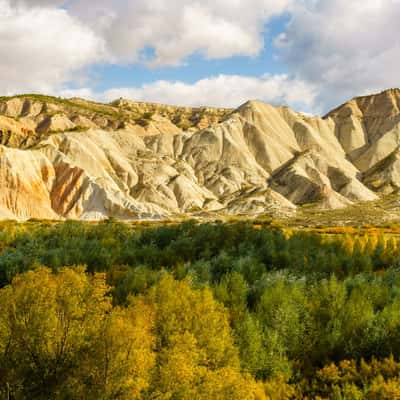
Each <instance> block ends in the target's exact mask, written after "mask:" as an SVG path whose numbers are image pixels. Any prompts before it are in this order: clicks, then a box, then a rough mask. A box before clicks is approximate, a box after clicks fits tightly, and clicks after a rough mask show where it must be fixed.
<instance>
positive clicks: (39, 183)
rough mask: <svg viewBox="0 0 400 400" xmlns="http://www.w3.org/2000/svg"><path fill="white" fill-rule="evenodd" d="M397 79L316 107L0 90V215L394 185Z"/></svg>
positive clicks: (271, 205)
mask: <svg viewBox="0 0 400 400" xmlns="http://www.w3.org/2000/svg"><path fill="white" fill-rule="evenodd" d="M399 104H400V90H397V89H396V90H389V91H386V92H383V93H381V94H379V95H373V96H367V97H360V98H355V99H353V100H351V101H350V102H348V103H346V104H344V105H342V106H341V107H339V108H337V109H336V110H334V111H332V112H331V113H329V114H328V115H327V116H326V117H324V118H319V117H310V116H306V115H304V114H301V113H297V112H295V111H292V110H291V109H289V108H287V107H275V106H272V105H269V104H266V103H263V102H259V101H249V102H247V103H245V104H244V105H242V106H240V107H239V108H238V109H236V110H229V109H215V108H184V107H173V106H166V105H158V104H150V103H138V102H133V101H129V100H124V99H120V100H117V101H115V102H113V103H111V104H99V103H93V102H89V101H86V100H82V99H69V100H66V99H59V98H52V97H47V96H38V95H27V96H17V97H13V98H0V114H1V115H0V134H1V143H2V145H1V147H0V177H1V178H0V186H1V195H0V216H1V217H3V218H20V219H26V218H77V219H90V220H92V219H93V220H96V219H101V218H105V217H108V216H114V217H117V218H121V219H136V218H162V217H166V216H171V215H172V216H173V215H199V214H206V215H237V214H242V215H248V216H249V215H259V214H263V213H266V212H270V213H277V214H280V215H283V216H288V215H293V214H294V213H296V209H297V207H299V206H303V205H309V204H314V205H315V207H316V208H319V209H336V208H343V207H348V206H351V205H352V204H358V203H360V202H365V201H376V200H378V199H379V197H380V196H382V195H386V194H393V193H396V192H397V190H398V187H399V186H400V169H399V168H400V163H399V162H398V145H399V134H400V111H399Z"/></svg>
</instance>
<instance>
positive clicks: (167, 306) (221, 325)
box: [144, 275, 264, 400]
mask: <svg viewBox="0 0 400 400" xmlns="http://www.w3.org/2000/svg"><path fill="white" fill-rule="evenodd" d="M144 301H145V302H146V303H147V304H149V305H151V306H152V307H153V308H154V312H155V327H156V335H157V355H158V356H157V373H156V374H155V376H154V379H153V384H152V396H153V397H155V398H158V399H163V400H164V399H165V400H166V399H181V400H189V399H190V400H191V399H204V400H205V399H209V400H212V399H215V400H217V399H218V400H223V399H234V398H235V399H239V398H240V399H249V400H250V399H251V400H254V399H263V398H264V397H263V396H264V395H263V391H262V390H261V389H260V388H259V386H258V385H257V384H256V383H255V382H254V380H253V379H251V378H250V377H249V376H247V375H246V376H245V375H243V374H242V373H241V371H240V368H239V357H238V351H237V349H236V347H235V346H234V344H233V338H232V334H231V329H230V326H229V319H228V313H227V311H226V310H225V309H224V307H223V306H222V305H221V304H219V303H218V302H217V301H215V300H214V298H213V296H212V293H211V292H210V290H208V289H203V290H194V289H192V288H191V286H190V284H189V282H188V281H175V280H174V279H173V278H172V277H170V276H169V275H167V276H165V277H163V278H162V279H161V281H160V282H159V284H158V285H157V286H156V287H154V288H153V290H152V291H151V292H150V293H149V294H148V295H147V296H146V297H145V299H144ZM244 393H245V395H244Z"/></svg>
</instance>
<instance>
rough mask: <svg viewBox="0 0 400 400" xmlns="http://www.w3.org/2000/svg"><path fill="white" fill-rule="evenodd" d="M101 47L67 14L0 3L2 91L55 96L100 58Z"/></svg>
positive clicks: (60, 10) (4, 92)
mask: <svg viewBox="0 0 400 400" xmlns="http://www.w3.org/2000/svg"><path fill="white" fill-rule="evenodd" d="M102 51H103V42H102V40H101V39H99V38H98V37H96V36H95V35H94V34H93V32H92V31H90V30H89V29H87V28H86V27H85V26H83V25H82V24H81V23H79V22H78V21H77V20H76V19H73V18H72V17H71V16H70V15H69V14H68V13H67V12H66V11H65V10H62V9H55V8H40V7H34V8H29V9H28V8H26V7H18V8H15V7H11V6H10V5H9V4H8V3H7V2H4V1H3V2H0V60H1V62H0V91H1V93H2V94H13V93H18V92H29V91H42V92H49V91H54V90H55V88H57V87H60V86H61V85H62V84H63V83H65V82H66V81H68V80H70V79H76V77H77V76H79V71H80V70H81V69H82V68H85V67H86V66H88V65H89V64H91V63H93V62H95V61H97V60H99V59H100V58H101V56H102Z"/></svg>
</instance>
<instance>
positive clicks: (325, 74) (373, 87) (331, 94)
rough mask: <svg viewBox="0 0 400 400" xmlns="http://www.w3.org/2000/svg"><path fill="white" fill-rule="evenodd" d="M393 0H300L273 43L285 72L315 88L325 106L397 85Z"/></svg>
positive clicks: (399, 56)
mask: <svg viewBox="0 0 400 400" xmlns="http://www.w3.org/2000/svg"><path fill="white" fill-rule="evenodd" d="M399 20H400V3H399V1H398V0H352V1H349V0H335V1H331V0H303V1H301V2H297V3H296V4H294V5H293V6H292V9H291V21H290V23H289V24H288V26H287V29H286V31H285V32H284V33H283V34H281V35H280V36H279V37H278V38H277V39H276V40H275V45H276V47H277V49H278V51H279V54H280V57H281V59H282V60H283V61H284V62H285V63H286V64H287V66H288V68H289V71H290V72H292V73H294V74H296V75H297V76H298V77H299V79H302V80H305V81H307V82H312V83H313V84H314V85H316V86H317V87H318V88H319V92H320V96H319V99H318V100H319V102H320V103H321V104H323V105H324V107H325V109H326V110H327V109H328V108H329V107H332V106H334V105H336V104H338V103H340V102H343V101H345V100H347V99H348V98H350V97H353V96H355V95H361V94H365V93H370V92H375V91H379V90H382V89H386V88H389V87H394V86H398V84H399V78H398V70H399V66H400V38H399V34H398V33H399V32H398V26H399V25H398V21H399Z"/></svg>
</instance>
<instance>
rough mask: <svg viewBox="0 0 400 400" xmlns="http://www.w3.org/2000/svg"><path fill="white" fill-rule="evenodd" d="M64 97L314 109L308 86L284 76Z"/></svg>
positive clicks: (152, 85) (87, 92)
mask: <svg viewBox="0 0 400 400" xmlns="http://www.w3.org/2000/svg"><path fill="white" fill-rule="evenodd" d="M62 94H63V95H64V96H66V97H74V96H78V97H81V96H82V97H86V98H92V99H94V100H98V101H112V100H115V99H117V98H119V97H123V98H128V99H132V100H136V101H149V102H159V103H165V104H176V105H186V106H204V105H206V106H216V107H238V106H239V105H240V104H242V103H244V102H245V101H247V100H249V99H258V100H263V101H267V102H271V103H274V104H279V105H290V106H292V107H295V108H297V109H299V110H304V111H308V110H310V109H312V108H313V106H314V99H315V91H314V89H313V87H312V86H310V85H307V84H305V83H304V82H302V81H298V80H294V79H291V78H290V77H288V76H287V75H284V74H283V75H271V76H269V75H266V76H263V77H260V78H254V77H246V76H238V75H219V76H216V77H211V78H207V79H201V80H199V81H197V82H194V83H192V84H189V83H184V82H180V81H177V82H170V81H157V82H154V83H150V84H145V85H142V86H140V87H131V88H115V89H111V90H107V91H105V92H103V93H93V92H92V91H91V90H90V89H78V90H66V91H64V92H63V93H62Z"/></svg>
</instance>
